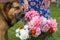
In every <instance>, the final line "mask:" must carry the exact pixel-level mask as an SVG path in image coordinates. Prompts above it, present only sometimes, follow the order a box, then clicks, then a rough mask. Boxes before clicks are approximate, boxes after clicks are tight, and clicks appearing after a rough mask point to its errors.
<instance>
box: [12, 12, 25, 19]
mask: <svg viewBox="0 0 60 40" xmlns="http://www.w3.org/2000/svg"><path fill="white" fill-rule="evenodd" d="M13 16H14V18H15V19H16V20H20V19H23V18H24V16H25V14H23V13H22V12H19V13H18V14H16V13H15V14H14V15H13Z"/></svg>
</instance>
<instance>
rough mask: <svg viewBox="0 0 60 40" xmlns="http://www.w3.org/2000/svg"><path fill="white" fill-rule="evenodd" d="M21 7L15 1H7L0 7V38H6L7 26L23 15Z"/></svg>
mask: <svg viewBox="0 0 60 40" xmlns="http://www.w3.org/2000/svg"><path fill="white" fill-rule="evenodd" d="M23 13H24V11H23V7H22V6H20V4H19V3H17V2H13V3H11V2H7V3H6V4H4V5H3V7H2V10H1V8H0V40H8V36H7V33H8V28H10V26H12V25H14V24H15V23H16V22H17V21H18V20H20V19H22V18H23V17H24V14H23Z"/></svg>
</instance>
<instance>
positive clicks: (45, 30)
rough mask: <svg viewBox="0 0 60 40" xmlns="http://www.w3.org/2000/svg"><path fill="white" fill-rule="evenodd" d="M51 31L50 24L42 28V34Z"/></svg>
mask: <svg viewBox="0 0 60 40" xmlns="http://www.w3.org/2000/svg"><path fill="white" fill-rule="evenodd" d="M49 29H50V27H49V26H48V24H45V25H43V26H42V27H41V31H42V32H48V30H49Z"/></svg>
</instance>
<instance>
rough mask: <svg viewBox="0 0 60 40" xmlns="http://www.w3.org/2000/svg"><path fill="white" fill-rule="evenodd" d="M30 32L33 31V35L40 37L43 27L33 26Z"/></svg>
mask: <svg viewBox="0 0 60 40" xmlns="http://www.w3.org/2000/svg"><path fill="white" fill-rule="evenodd" d="M30 33H32V36H33V37H38V36H39V35H40V34H41V29H40V27H33V28H32V29H31V30H30Z"/></svg>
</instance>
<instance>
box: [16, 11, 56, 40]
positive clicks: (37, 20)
mask: <svg viewBox="0 0 60 40" xmlns="http://www.w3.org/2000/svg"><path fill="white" fill-rule="evenodd" d="M25 20H26V21H28V22H27V24H26V25H24V27H23V28H22V29H19V28H18V29H17V30H16V36H17V37H19V38H20V39H21V40H27V39H28V38H29V37H30V35H31V36H32V37H39V36H40V35H41V34H43V33H48V34H53V33H55V32H56V31H57V22H56V19H53V18H49V19H46V18H45V17H43V16H40V15H39V13H37V12H36V11H29V12H27V13H26V14H25ZM43 35H44V34H43Z"/></svg>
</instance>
